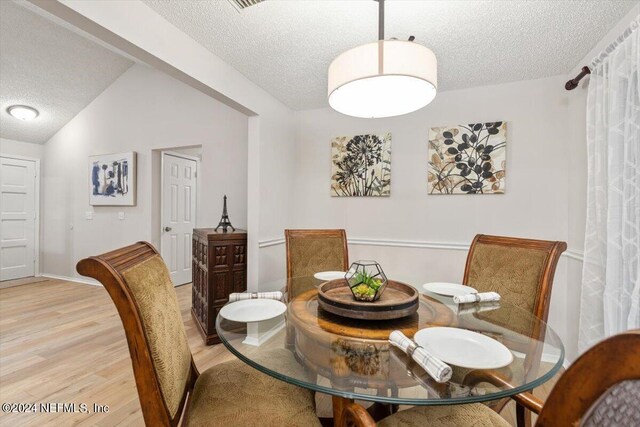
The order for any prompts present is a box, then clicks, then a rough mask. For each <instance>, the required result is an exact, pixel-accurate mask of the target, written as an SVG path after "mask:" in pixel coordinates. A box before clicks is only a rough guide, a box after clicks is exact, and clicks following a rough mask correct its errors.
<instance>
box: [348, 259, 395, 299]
mask: <svg viewBox="0 0 640 427" xmlns="http://www.w3.org/2000/svg"><path fill="white" fill-rule="evenodd" d="M347 277H348V282H349V287H350V288H351V292H352V293H353V296H354V298H355V299H357V300H360V301H375V300H376V299H378V298H379V297H380V294H381V293H382V291H383V290H384V286H385V285H386V283H387V278H386V277H385V275H384V273H383V272H382V269H381V268H380V266H379V265H378V264H377V263H376V262H374V261H358V262H356V263H353V264H352V265H351V268H350V269H349V271H348V272H347Z"/></svg>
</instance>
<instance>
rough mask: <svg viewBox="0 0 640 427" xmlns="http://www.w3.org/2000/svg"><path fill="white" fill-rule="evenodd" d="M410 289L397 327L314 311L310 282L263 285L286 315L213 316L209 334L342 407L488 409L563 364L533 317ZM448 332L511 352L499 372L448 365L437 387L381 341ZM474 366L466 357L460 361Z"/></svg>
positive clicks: (550, 336) (314, 284) (503, 305)
mask: <svg viewBox="0 0 640 427" xmlns="http://www.w3.org/2000/svg"><path fill="white" fill-rule="evenodd" d="M403 282H404V283H407V284H409V285H412V286H414V287H415V288H417V289H418V290H419V291H420V292H421V294H420V295H419V307H418V310H417V312H415V313H414V314H412V315H410V316H408V317H404V318H400V319H395V320H355V319H349V318H345V317H340V316H337V315H334V314H331V313H328V312H325V311H324V310H323V309H322V308H320V307H319V306H318V299H317V288H318V286H319V285H321V284H322V283H323V281H321V280H318V279H315V278H314V277H300V278H294V279H283V280H281V281H276V282H272V283H269V284H265V286H261V288H262V289H270V290H274V289H282V290H283V291H285V300H286V305H287V311H286V312H285V313H284V314H283V315H281V316H279V317H277V318H274V319H270V320H265V321H261V322H252V323H239V322H233V321H230V320H227V319H224V318H222V317H221V316H220V315H218V317H217V319H216V329H217V332H218V335H219V337H220V338H221V340H222V342H223V343H224V345H225V346H226V347H227V348H228V349H229V350H230V351H231V352H232V353H233V354H235V355H236V356H237V357H238V358H239V359H240V360H242V361H243V362H245V363H247V364H248V365H250V366H252V367H254V368H256V369H258V370H259V371H261V372H263V373H265V374H267V375H270V376H272V377H274V378H276V379H278V380H281V381H285V382H288V383H291V384H295V385H297V386H300V387H304V388H307V389H311V390H314V391H317V392H321V393H326V394H330V395H333V396H334V410H335V397H336V396H337V397H338V398H344V399H359V400H366V401H373V402H378V403H388V404H397V405H400V404H402V405H451V404H460V403H470V402H482V401H491V400H496V399H500V398H504V397H508V396H512V395H515V394H517V393H520V392H523V391H528V390H532V389H533V388H535V387H537V386H539V385H541V384H543V383H544V382H546V381H547V380H549V379H550V378H551V377H552V376H553V375H554V374H555V373H556V372H557V371H558V370H559V369H560V367H561V366H562V363H563V361H564V347H563V345H562V341H561V340H560V339H559V338H558V335H557V334H556V333H555V332H554V331H553V330H552V329H551V328H550V327H549V326H548V325H547V324H546V323H545V322H543V321H541V320H539V319H538V318H536V317H535V316H534V315H533V314H531V313H530V312H528V311H525V310H523V309H520V308H518V307H516V306H514V305H511V304H509V303H507V302H502V301H501V302H500V303H499V304H498V303H493V304H487V303H480V304H465V305H461V306H458V305H457V304H455V303H453V301H452V298H451V297H444V296H439V295H436V294H431V293H427V292H425V291H422V289H421V286H420V285H421V282H411V281H406V280H405V281H403ZM431 327H450V328H458V329H466V330H469V331H473V332H477V333H480V334H483V335H486V336H488V337H490V338H493V339H494V340H496V341H498V342H500V343H502V344H503V345H504V346H506V347H507V348H508V349H509V351H510V352H511V353H512V354H513V360H512V362H511V363H510V364H509V365H507V366H504V367H502V368H499V369H486V370H483V369H470V368H466V367H460V366H454V365H452V366H451V367H452V370H453V375H452V378H451V379H450V380H449V381H448V382H446V383H438V382H436V381H435V380H434V379H432V378H431V377H430V376H429V374H428V373H427V372H426V371H425V370H424V369H422V368H421V367H420V366H419V365H418V364H417V363H415V362H414V361H413V360H412V359H411V358H410V357H409V356H407V355H406V354H405V353H403V352H402V351H401V350H399V349H398V348H395V347H393V346H391V345H390V344H389V342H388V337H389V334H390V333H391V332H392V331H394V330H400V331H402V332H403V333H404V334H405V335H406V336H407V337H409V338H413V336H414V334H415V333H416V332H417V331H419V330H421V329H424V328H431ZM466 356H467V358H470V359H471V360H473V358H474V354H473V352H470V354H467V355H466Z"/></svg>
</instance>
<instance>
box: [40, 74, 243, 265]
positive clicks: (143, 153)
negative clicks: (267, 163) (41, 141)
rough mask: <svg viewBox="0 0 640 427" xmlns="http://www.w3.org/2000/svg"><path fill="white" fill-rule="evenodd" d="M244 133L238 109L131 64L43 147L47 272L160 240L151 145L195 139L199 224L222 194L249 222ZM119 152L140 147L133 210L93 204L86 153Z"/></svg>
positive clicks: (237, 220)
mask: <svg viewBox="0 0 640 427" xmlns="http://www.w3.org/2000/svg"><path fill="white" fill-rule="evenodd" d="M247 138H248V135H247V117H246V116H245V115H244V114H242V113H239V112H237V111H235V110H233V109H231V108H229V107H227V106H225V105H223V104H221V103H220V102H218V101H216V100H214V99H212V98H210V97H209V96H207V95H204V94H202V93H200V92H198V91H197V90H195V89H193V88H191V87H189V86H187V85H185V84H184V83H181V82H179V81H177V80H175V79H173V78H172V77H169V76H167V75H166V74H164V73H161V72H159V71H156V70H153V69H151V68H148V67H146V66H143V65H134V66H133V67H132V68H130V69H129V70H128V71H127V72H125V73H124V74H123V75H122V76H121V77H120V78H119V79H118V80H116V81H115V82H114V83H113V84H112V85H111V86H110V87H109V88H107V89H106V90H105V91H104V92H103V93H102V94H101V95H100V96H98V97H97V98H96V99H95V100H94V101H93V102H92V103H91V104H89V105H88V106H87V107H86V108H85V109H84V110H83V111H82V112H80V113H79V114H78V115H77V116H76V117H75V118H74V119H73V120H71V121H70V122H69V123H68V124H67V125H66V126H65V127H64V128H62V129H61V130H60V131H59V132H58V133H57V134H56V135H54V136H53V137H52V138H51V140H49V141H48V142H47V143H46V144H45V146H44V148H45V158H46V166H45V168H44V171H43V172H44V173H43V176H44V179H43V194H44V197H43V204H44V217H43V231H44V233H43V234H44V239H43V240H44V244H43V247H42V248H41V251H42V259H43V266H44V267H43V271H44V272H45V273H48V274H55V275H62V276H76V275H77V274H76V272H75V264H76V262H77V261H78V260H79V259H81V258H84V257H86V256H89V255H93V254H98V253H102V252H104V251H107V250H111V249H115V248H117V247H119V246H123V245H126V244H129V243H132V242H135V241H137V240H151V241H153V242H154V243H156V244H157V240H158V236H159V234H158V233H157V227H154V221H152V220H151V218H152V216H153V214H154V213H155V214H157V209H155V208H154V206H155V205H157V200H154V199H153V197H152V195H153V191H152V187H153V183H154V180H152V154H153V150H157V149H162V148H171V147H178V146H194V145H201V146H202V161H201V180H200V182H201V193H200V194H201V203H200V212H199V214H198V225H199V226H215V225H217V223H218V221H219V219H220V213H221V212H222V196H223V195H224V194H227V195H228V196H229V200H228V203H229V212H230V214H232V219H233V222H234V225H236V226H237V227H242V228H244V227H246V225H247V155H248V152H247ZM119 151H136V152H137V153H138V165H137V166H138V173H137V176H138V187H137V206H134V207H92V206H89V198H88V191H89V190H88V189H89V181H88V179H89V178H88V173H87V170H88V166H87V164H88V163H87V162H88V156H90V155H94V154H104V153H113V152H119ZM156 178H157V177H156ZM156 180H157V179H156ZM156 184H157V183H156ZM86 211H93V219H92V220H86V219H85V212H86ZM120 211H123V212H125V220H123V221H121V220H118V212H120ZM72 227H73V229H71V228H72Z"/></svg>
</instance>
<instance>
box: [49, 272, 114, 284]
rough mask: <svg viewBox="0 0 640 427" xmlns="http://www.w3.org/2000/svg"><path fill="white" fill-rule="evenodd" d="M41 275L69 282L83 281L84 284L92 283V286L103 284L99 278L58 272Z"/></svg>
mask: <svg viewBox="0 0 640 427" xmlns="http://www.w3.org/2000/svg"><path fill="white" fill-rule="evenodd" d="M39 276H40V277H47V278H49V279H56V280H66V281H67V282H75V283H82V284H85V285H91V286H102V284H101V283H100V282H98V281H97V280H93V279H84V278H81V277H69V276H60V275H58V274H49V273H42V274H40V275H39Z"/></svg>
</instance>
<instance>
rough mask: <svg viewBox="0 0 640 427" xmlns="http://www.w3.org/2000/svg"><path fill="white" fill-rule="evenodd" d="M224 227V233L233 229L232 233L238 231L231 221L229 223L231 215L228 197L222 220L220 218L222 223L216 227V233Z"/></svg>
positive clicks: (225, 196) (225, 199)
mask: <svg viewBox="0 0 640 427" xmlns="http://www.w3.org/2000/svg"><path fill="white" fill-rule="evenodd" d="M220 227H222V232H223V233H226V232H227V228H229V227H231V230H232V231H236V229H235V228H234V226H233V225H231V221H229V215H228V214H227V195H226V194H225V195H224V208H222V218H220V223H219V224H218V226H217V227H216V231H218V228H220Z"/></svg>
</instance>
